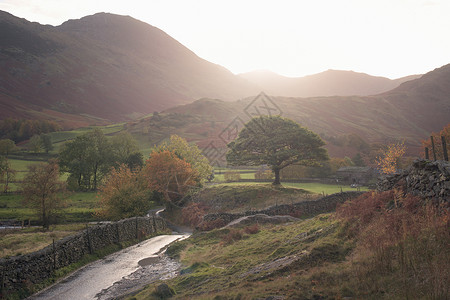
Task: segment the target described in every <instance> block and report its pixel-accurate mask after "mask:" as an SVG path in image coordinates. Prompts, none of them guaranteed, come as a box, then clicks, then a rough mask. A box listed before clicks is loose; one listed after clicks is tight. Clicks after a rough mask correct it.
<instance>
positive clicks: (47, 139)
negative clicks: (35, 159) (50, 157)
mask: <svg viewBox="0 0 450 300" xmlns="http://www.w3.org/2000/svg"><path fill="white" fill-rule="evenodd" d="M40 137H41V143H42V147H43V148H44V150H45V153H47V154H48V153H49V152H50V151H52V150H53V143H52V137H51V136H50V135H49V134H41V135H40Z"/></svg>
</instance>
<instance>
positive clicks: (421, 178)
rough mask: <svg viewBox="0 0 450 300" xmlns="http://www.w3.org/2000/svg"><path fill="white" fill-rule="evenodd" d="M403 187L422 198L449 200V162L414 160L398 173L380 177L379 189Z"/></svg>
mask: <svg viewBox="0 0 450 300" xmlns="http://www.w3.org/2000/svg"><path fill="white" fill-rule="evenodd" d="M394 188H403V189H404V190H405V191H406V192H408V193H410V194H413V195H416V196H421V197H423V198H428V199H433V200H439V201H445V202H449V201H450V163H449V162H446V161H429V160H423V159H420V160H416V161H414V162H413V164H412V165H411V166H410V167H409V168H408V169H406V170H404V171H402V172H401V173H399V174H393V175H388V176H384V177H381V178H380V179H379V181H378V184H377V189H378V190H379V191H387V190H391V189H394Z"/></svg>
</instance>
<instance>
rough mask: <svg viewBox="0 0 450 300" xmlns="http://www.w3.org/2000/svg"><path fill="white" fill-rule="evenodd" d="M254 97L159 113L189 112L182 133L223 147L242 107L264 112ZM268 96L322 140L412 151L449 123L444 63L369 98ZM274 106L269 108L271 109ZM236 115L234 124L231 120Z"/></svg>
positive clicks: (241, 118) (449, 72)
mask: <svg viewBox="0 0 450 300" xmlns="http://www.w3.org/2000/svg"><path fill="white" fill-rule="evenodd" d="M254 99H255V97H249V98H246V99H243V100H240V101H236V102H234V103H230V102H224V101H220V100H211V99H210V100H208V99H202V100H198V101H196V102H193V103H190V104H187V105H181V106H177V107H174V108H171V109H168V110H166V111H165V112H166V113H173V114H186V115H192V116H195V117H196V120H197V121H195V122H193V123H187V124H186V125H185V126H184V128H183V130H184V132H185V134H186V136H188V135H190V136H191V137H192V138H191V139H192V140H193V141H196V142H200V141H202V142H201V143H202V144H204V145H205V146H206V145H207V144H208V142H210V141H216V147H217V146H223V147H225V144H224V142H221V141H220V136H221V134H223V132H224V130H226V129H227V128H228V129H229V128H230V127H229V126H230V124H237V125H238V128H242V126H243V124H242V123H243V122H244V123H245V122H247V121H249V114H248V111H250V112H252V108H253V107H254V106H258V105H259V109H260V112H261V114H264V113H265V114H267V111H263V109H262V108H261V107H263V104H262V103H255V102H253V101H254ZM271 99H272V100H273V103H274V104H276V106H277V107H278V109H277V110H278V111H277V112H280V111H281V113H282V116H284V117H287V118H290V119H292V120H295V121H297V122H299V123H300V124H302V125H303V126H306V127H308V128H309V129H311V130H312V131H314V132H316V133H318V134H320V135H321V136H324V137H326V138H325V140H327V138H328V140H331V138H339V137H340V136H342V135H345V134H356V135H358V136H359V137H362V138H363V139H364V140H366V141H367V142H369V143H375V142H377V143H389V142H392V141H395V140H405V143H406V145H407V146H408V147H409V148H410V151H411V152H412V153H415V155H417V154H418V153H419V148H420V141H421V140H423V139H425V138H427V137H428V136H429V134H430V133H431V132H437V131H440V130H441V129H442V128H443V127H444V126H445V125H447V124H448V123H449V122H450V117H449V116H450V65H445V66H443V67H441V68H438V69H436V70H433V71H431V72H429V73H427V74H425V75H423V76H422V77H421V78H418V79H414V80H411V81H408V82H405V83H403V84H401V85H400V86H399V87H397V88H395V89H393V90H391V91H389V92H385V93H382V94H378V95H374V96H365V97H361V96H345V97H344V96H335V97H314V98H291V97H279V96H277V95H273V96H271ZM274 104H269V107H271V108H274ZM246 112H247V113H246ZM236 118H238V119H237V123H233V120H236ZM233 126H234V125H233ZM200 130H201V131H200ZM199 133H202V135H199ZM194 134H196V135H194ZM205 140H206V141H205ZM329 146H330V145H328V147H329ZM329 148H330V147H329ZM329 150H330V149H329ZM331 150H333V149H331ZM347 155H348V154H347Z"/></svg>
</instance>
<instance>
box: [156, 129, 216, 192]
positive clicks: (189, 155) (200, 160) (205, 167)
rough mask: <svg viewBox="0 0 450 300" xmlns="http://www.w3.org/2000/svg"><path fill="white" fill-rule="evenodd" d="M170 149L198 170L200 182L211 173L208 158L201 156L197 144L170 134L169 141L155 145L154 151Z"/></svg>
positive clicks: (206, 178)
mask: <svg viewBox="0 0 450 300" xmlns="http://www.w3.org/2000/svg"><path fill="white" fill-rule="evenodd" d="M164 150H167V151H171V152H174V153H175V154H176V155H177V156H178V157H179V158H181V159H183V160H184V161H186V162H187V163H189V164H190V165H191V167H192V168H193V169H195V170H196V171H197V172H198V175H199V178H200V181H201V183H204V182H205V181H206V180H208V178H209V177H210V176H211V174H212V173H213V168H212V167H211V165H210V164H209V161H208V159H207V158H206V157H205V156H203V154H202V153H201V151H200V149H199V148H198V147H197V145H194V144H189V143H188V142H187V141H186V140H185V139H183V138H182V137H179V136H178V135H172V136H170V140H169V141H165V142H163V143H162V144H161V145H159V146H158V147H156V149H155V151H157V152H161V151H164Z"/></svg>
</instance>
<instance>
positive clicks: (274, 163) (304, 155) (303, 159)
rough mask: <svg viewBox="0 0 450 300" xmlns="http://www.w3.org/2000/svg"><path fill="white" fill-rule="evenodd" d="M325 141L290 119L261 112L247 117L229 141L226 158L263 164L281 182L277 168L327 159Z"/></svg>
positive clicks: (238, 162) (237, 161) (232, 162)
mask: <svg viewBox="0 0 450 300" xmlns="http://www.w3.org/2000/svg"><path fill="white" fill-rule="evenodd" d="M324 145H325V143H324V142H323V141H322V139H321V138H320V137H319V136H318V135H317V134H315V133H314V132H312V131H310V130H308V129H306V128H303V127H301V126H300V125H299V124H297V123H295V122H294V121H292V120H289V119H285V118H281V117H269V116H261V117H257V118H254V119H252V120H250V121H249V122H248V123H247V124H245V127H244V128H243V129H242V130H241V132H239V136H238V137H237V139H236V140H234V141H233V142H231V143H230V144H228V148H230V151H229V152H228V153H227V161H228V163H229V164H231V165H264V164H267V165H268V166H270V167H271V168H272V171H273V173H274V174H275V181H274V182H273V184H276V185H278V184H280V171H281V170H282V169H283V168H285V167H287V166H289V165H292V164H299V165H313V164H316V163H317V162H319V161H323V160H327V159H328V154H327V151H326V150H325V149H324V148H322V146H324Z"/></svg>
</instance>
